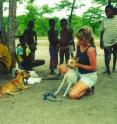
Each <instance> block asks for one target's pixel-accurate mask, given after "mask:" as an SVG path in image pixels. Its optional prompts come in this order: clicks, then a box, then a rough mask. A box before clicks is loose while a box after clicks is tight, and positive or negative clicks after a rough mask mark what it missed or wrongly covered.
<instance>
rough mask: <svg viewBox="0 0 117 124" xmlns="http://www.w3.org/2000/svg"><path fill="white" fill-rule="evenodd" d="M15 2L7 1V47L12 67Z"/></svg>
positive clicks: (13, 63) (14, 56)
mask: <svg viewBox="0 0 117 124" xmlns="http://www.w3.org/2000/svg"><path fill="white" fill-rule="evenodd" d="M16 4H17V2H16V0H9V27H8V47H9V50H10V52H11V56H12V67H13V68H14V67H15V64H16V55H15V27H16Z"/></svg>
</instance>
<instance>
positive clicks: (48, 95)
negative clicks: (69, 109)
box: [43, 92, 58, 102]
mask: <svg viewBox="0 0 117 124" xmlns="http://www.w3.org/2000/svg"><path fill="white" fill-rule="evenodd" d="M43 99H44V100H48V101H51V102H57V101H58V99H57V97H56V96H55V95H54V94H53V93H49V92H48V93H44V95H43Z"/></svg>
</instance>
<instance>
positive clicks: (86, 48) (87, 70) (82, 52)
mask: <svg viewBox="0 0 117 124" xmlns="http://www.w3.org/2000/svg"><path fill="white" fill-rule="evenodd" d="M77 38H78V46H77V52H76V58H77V59H78V62H77V63H76V65H75V67H76V68H78V73H79V75H80V79H79V80H78V82H77V83H76V84H75V85H74V86H73V88H72V89H71V91H70V93H69V97H70V98H72V99H79V98H80V97H81V96H83V95H84V94H86V93H87V91H89V89H91V88H92V87H94V85H95V83H96V82H97V74H96V49H95V45H94V39H93V36H92V33H91V31H90V29H88V28H81V29H80V30H79V32H78V34H77Z"/></svg>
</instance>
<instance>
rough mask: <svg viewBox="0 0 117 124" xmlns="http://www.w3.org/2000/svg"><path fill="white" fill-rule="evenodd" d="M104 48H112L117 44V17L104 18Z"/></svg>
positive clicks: (102, 29)
mask: <svg viewBox="0 0 117 124" xmlns="http://www.w3.org/2000/svg"><path fill="white" fill-rule="evenodd" d="M101 31H104V34H103V43H104V47H108V46H112V45H114V44H116V43H117V16H114V17H113V18H104V19H103V20H102V23H101Z"/></svg>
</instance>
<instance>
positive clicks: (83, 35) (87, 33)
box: [77, 27, 95, 47]
mask: <svg viewBox="0 0 117 124" xmlns="http://www.w3.org/2000/svg"><path fill="white" fill-rule="evenodd" d="M77 38H80V39H83V40H85V41H87V42H89V43H90V44H91V45H92V46H94V47H95V42H94V38H93V34H92V31H91V29H90V28H88V27H83V28H81V29H80V30H79V31H78V33H77Z"/></svg>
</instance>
